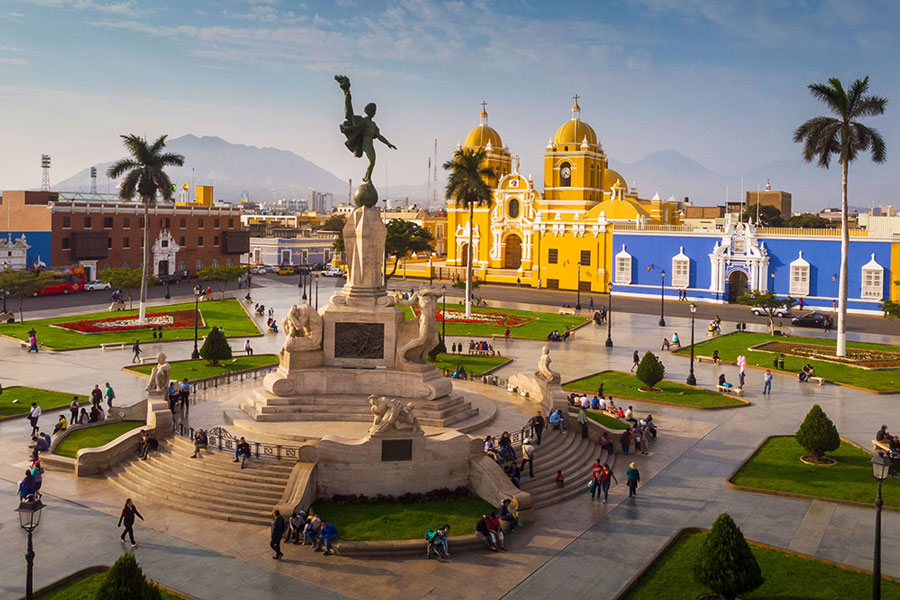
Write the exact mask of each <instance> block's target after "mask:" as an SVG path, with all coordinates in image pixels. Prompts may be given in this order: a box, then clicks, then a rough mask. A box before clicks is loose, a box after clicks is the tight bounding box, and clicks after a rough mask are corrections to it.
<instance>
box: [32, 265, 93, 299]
mask: <svg viewBox="0 0 900 600" xmlns="http://www.w3.org/2000/svg"><path fill="white" fill-rule="evenodd" d="M44 273H47V274H49V275H52V276H53V281H52V282H51V283H50V284H49V285H47V286H46V287H45V288H44V289H42V290H41V291H39V292H37V293H36V294H35V296H48V295H50V294H68V293H70V292H80V291H83V290H84V269H83V268H81V267H71V268H67V269H58V270H52V271H44Z"/></svg>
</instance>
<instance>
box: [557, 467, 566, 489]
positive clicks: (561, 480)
mask: <svg viewBox="0 0 900 600" xmlns="http://www.w3.org/2000/svg"><path fill="white" fill-rule="evenodd" d="M565 482H566V478H565V477H563V474H562V471H557V472H556V487H562V486H563V485H564V484H565Z"/></svg>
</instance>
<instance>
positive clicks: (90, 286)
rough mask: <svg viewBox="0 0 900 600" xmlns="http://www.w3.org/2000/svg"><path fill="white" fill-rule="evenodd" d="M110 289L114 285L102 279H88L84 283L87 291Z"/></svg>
mask: <svg viewBox="0 0 900 600" xmlns="http://www.w3.org/2000/svg"><path fill="white" fill-rule="evenodd" d="M109 289H112V285H110V283H109V282H107V281H100V280H99V279H94V280H93V281H88V282H87V283H86V284H84V291H86V292H93V291H95V290H109Z"/></svg>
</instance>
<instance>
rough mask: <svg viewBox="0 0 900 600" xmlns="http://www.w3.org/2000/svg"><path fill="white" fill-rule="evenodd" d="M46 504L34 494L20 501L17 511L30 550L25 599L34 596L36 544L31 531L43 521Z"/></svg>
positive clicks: (27, 558) (27, 555) (27, 553)
mask: <svg viewBox="0 0 900 600" xmlns="http://www.w3.org/2000/svg"><path fill="white" fill-rule="evenodd" d="M43 508H44V504H43V503H42V502H41V501H40V500H35V499H34V498H33V497H32V496H29V497H28V499H25V500H22V501H21V502H19V507H18V508H17V509H16V512H17V513H19V525H21V526H22V529H24V530H25V531H26V532H27V533H28V550H27V551H26V552H25V563H26V564H27V565H28V567H27V569H26V572H25V573H26V574H25V600H32V599H33V598H34V546H33V545H32V543H31V533H32V532H33V531H34V530H35V529H37V526H38V525H39V524H40V522H41V510H42V509H43Z"/></svg>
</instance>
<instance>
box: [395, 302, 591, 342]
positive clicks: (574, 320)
mask: <svg viewBox="0 0 900 600" xmlns="http://www.w3.org/2000/svg"><path fill="white" fill-rule="evenodd" d="M438 307H439V308H443V305H442V304H439V305H438ZM403 309H404V311H405V312H406V318H407V319H411V318H412V316H413V312H412V309H411V308H409V307H408V306H404V307H403ZM464 309H465V306H464V305H461V304H448V305H447V311H448V312H449V311H450V310H464ZM472 312H474V313H501V314H504V315H516V316H521V317H526V318H528V319H531V320H529V321H526V322H525V323H522V324H520V325H512V326H509V335H510V337H513V338H519V339H525V340H546V339H547V334H549V333H550V332H551V331H553V330H554V329H556V330H558V331H559V332H560V333H563V332H564V331H565V330H566V326H567V325H568V326H569V329H575V328H576V327H578V326H580V325H582V324H584V323H587V322H588V321H589V320H590V319H588V318H587V317H577V316H574V315H560V314H557V313H550V312H532V311H528V310H512V309H503V308H491V307H480V308H476V307H472ZM438 327H439V328H443V324H442V323H440V322H438ZM506 327H507V326H505V325H493V324H489V323H453V322H451V321H447V335H457V336H465V337H470V338H472V339H474V340H483V339H488V338H490V337H491V336H492V335H503V333H504V332H505V331H506ZM442 330H443V329H442Z"/></svg>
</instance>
